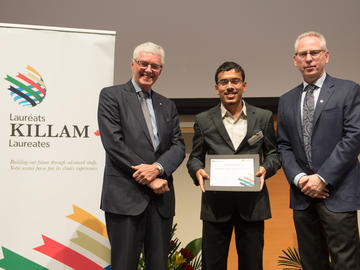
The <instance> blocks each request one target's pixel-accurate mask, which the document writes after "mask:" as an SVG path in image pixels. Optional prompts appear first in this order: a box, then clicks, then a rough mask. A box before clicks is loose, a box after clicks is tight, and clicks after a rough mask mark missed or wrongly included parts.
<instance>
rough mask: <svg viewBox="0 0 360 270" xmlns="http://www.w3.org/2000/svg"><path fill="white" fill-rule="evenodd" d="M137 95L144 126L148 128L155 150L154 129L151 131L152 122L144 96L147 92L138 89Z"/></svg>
mask: <svg viewBox="0 0 360 270" xmlns="http://www.w3.org/2000/svg"><path fill="white" fill-rule="evenodd" d="M139 95H140V104H141V109H142V111H143V114H144V117H145V122H146V126H147V128H148V130H149V133H150V138H151V142H152V145H153V147H154V150H156V144H155V136H154V131H153V127H152V123H151V118H150V112H149V108H148V106H147V103H146V97H147V96H148V95H149V94H148V93H144V92H143V91H140V92H139Z"/></svg>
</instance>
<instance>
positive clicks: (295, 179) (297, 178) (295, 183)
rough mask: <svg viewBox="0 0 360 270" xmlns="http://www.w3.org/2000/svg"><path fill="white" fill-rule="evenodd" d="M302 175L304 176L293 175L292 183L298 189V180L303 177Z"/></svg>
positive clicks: (300, 174)
mask: <svg viewBox="0 0 360 270" xmlns="http://www.w3.org/2000/svg"><path fill="white" fill-rule="evenodd" d="M304 175H306V173H299V174H297V175H295V177H294V180H293V183H294V185H295V186H297V187H299V186H298V184H299V180H300V178H301V177H303V176H304Z"/></svg>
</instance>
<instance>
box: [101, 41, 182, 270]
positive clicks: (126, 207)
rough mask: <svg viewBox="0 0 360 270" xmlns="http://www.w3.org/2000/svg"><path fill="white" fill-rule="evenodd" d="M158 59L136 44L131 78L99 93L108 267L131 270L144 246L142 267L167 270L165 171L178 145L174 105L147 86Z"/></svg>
mask: <svg viewBox="0 0 360 270" xmlns="http://www.w3.org/2000/svg"><path fill="white" fill-rule="evenodd" d="M164 57H165V54H164V50H163V48H162V47H160V46H159V45H156V44H154V43H151V42H146V43H143V44H140V45H139V46H138V47H136V48H135V50H134V53H133V58H132V59H131V70H132V75H133V76H132V79H131V80H130V81H129V82H127V83H126V84H123V85H116V86H112V87H107V88H104V89H103V90H102V91H101V93H100V99H99V108H98V122H99V129H100V136H101V140H102V143H103V146H104V148H105V152H106V163H105V172H104V182H103V189H102V197H101V209H102V210H104V211H105V219H106V225H107V230H108V235H109V240H110V244H111V264H112V270H136V269H137V266H138V261H139V255H140V251H141V248H142V246H143V245H144V250H145V265H146V269H149V270H167V269H168V267H167V256H168V252H169V242H170V233H171V227H172V221H173V216H174V212H175V198H174V186H173V178H172V173H173V172H174V171H175V169H176V168H177V167H178V166H179V165H180V163H181V162H182V161H183V159H184V156H185V147H184V141H183V138H182V136H181V132H180V128H179V119H178V114H177V110H176V107H175V104H174V103H173V102H172V101H170V100H169V99H167V98H165V97H164V96H162V95H160V94H158V93H156V92H155V91H154V90H153V89H152V86H153V84H154V83H155V82H156V80H157V79H158V77H159V75H160V73H161V71H162V68H163V64H164Z"/></svg>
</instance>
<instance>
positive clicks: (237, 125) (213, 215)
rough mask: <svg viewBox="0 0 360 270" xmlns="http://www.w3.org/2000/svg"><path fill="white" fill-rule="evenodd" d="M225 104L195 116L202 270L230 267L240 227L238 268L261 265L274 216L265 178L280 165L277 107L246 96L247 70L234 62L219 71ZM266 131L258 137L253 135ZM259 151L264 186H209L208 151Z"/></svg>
mask: <svg viewBox="0 0 360 270" xmlns="http://www.w3.org/2000/svg"><path fill="white" fill-rule="evenodd" d="M215 83H216V85H215V89H216V93H217V94H218V95H219V97H220V101H221V104H220V105H218V106H216V107H213V108H211V109H210V110H208V111H205V112H203V113H200V114H199V115H197V116H196V120H195V123H194V132H195V134H194V138H193V149H192V152H191V154H190V157H189V161H188V163H187V167H188V170H189V173H190V175H191V177H192V178H193V181H194V183H195V185H200V188H201V190H202V191H203V193H202V203H201V219H202V220H203V233H202V239H203V240H202V262H203V267H202V269H203V270H226V269H227V257H228V250H229V244H230V239H231V235H232V231H233V228H234V227H235V236H236V247H237V252H238V265H239V269H246V270H259V269H262V253H263V246H264V220H265V219H268V218H270V217H271V214H270V204H269V195H268V191H267V188H266V184H265V183H264V180H265V178H268V177H270V176H272V175H273V174H275V172H276V171H277V170H278V169H279V167H280V159H279V156H278V152H277V149H276V140H275V134H274V126H273V119H272V113H271V112H270V111H266V110H263V109H260V108H257V107H254V106H251V105H250V104H248V103H246V102H244V101H243V100H242V94H243V93H244V92H245V91H246V81H245V73H244V70H243V69H242V67H241V66H239V65H238V64H236V63H234V62H225V63H223V64H222V65H221V66H220V67H219V68H218V69H217V71H216V73H215ZM259 132H262V134H263V137H259V139H258V140H257V141H252V140H249V139H250V138H251V137H253V136H254V135H255V134H258V133H259ZM206 154H212V155H237V154H259V156H260V159H261V160H260V164H261V166H260V168H259V171H258V172H257V173H256V176H258V177H260V180H261V191H260V192H228V191H222V192H219V191H206V192H205V190H204V179H209V175H208V174H207V173H206V172H205V170H204V167H205V156H206Z"/></svg>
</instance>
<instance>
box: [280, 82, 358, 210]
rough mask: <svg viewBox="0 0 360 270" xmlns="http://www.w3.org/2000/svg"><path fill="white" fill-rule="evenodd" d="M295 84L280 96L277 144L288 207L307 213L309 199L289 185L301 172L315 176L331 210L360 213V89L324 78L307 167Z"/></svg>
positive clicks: (298, 94) (352, 84) (291, 184)
mask: <svg viewBox="0 0 360 270" xmlns="http://www.w3.org/2000/svg"><path fill="white" fill-rule="evenodd" d="M302 91H303V85H302V84H301V85H298V86H297V87H295V88H294V89H292V90H291V91H289V92H287V93H286V94H284V95H283V96H281V97H280V100H279V108H278V129H277V130H278V146H279V152H280V155H281V160H282V165H283V168H284V171H285V174H286V177H287V179H288V181H289V183H290V187H291V190H290V207H291V208H293V209H297V210H303V209H306V208H307V207H308V206H309V204H310V202H311V198H310V197H308V196H306V195H304V194H303V193H302V192H301V191H300V189H299V188H298V187H296V186H295V185H294V184H293V180H294V177H295V176H296V175H297V174H299V173H301V172H305V173H307V174H313V173H318V174H319V175H320V176H322V177H323V178H324V180H325V181H326V183H328V187H329V189H330V197H329V198H327V199H325V204H326V206H327V207H328V209H329V210H331V211H334V212H345V211H354V210H357V209H360V165H359V161H358V158H357V156H358V155H359V153H360V86H359V85H358V84H356V83H354V82H352V81H347V80H341V79H337V78H333V77H331V76H329V75H327V76H326V79H325V81H324V84H323V86H322V88H321V92H320V96H319V98H318V101H317V104H316V108H315V113H314V124H313V132H312V139H311V140H312V143H311V144H312V146H311V152H312V163H313V167H314V171H312V170H311V169H310V168H309V167H308V163H307V160H306V155H305V151H304V141H303V135H302V128H301V114H300V113H301V111H300V110H301V108H300V102H301V93H302Z"/></svg>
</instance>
